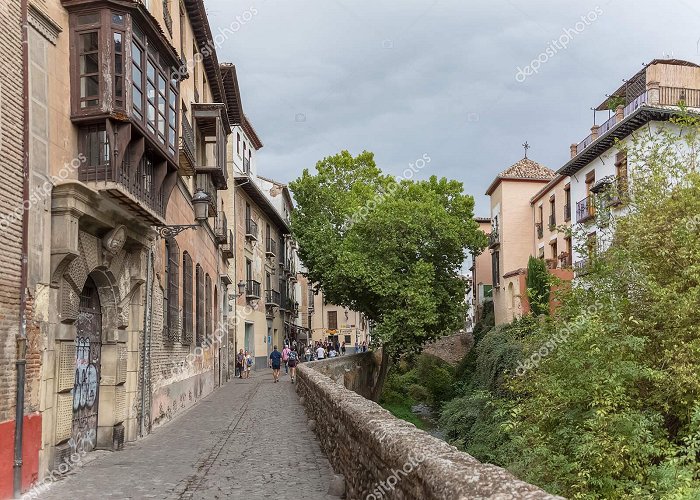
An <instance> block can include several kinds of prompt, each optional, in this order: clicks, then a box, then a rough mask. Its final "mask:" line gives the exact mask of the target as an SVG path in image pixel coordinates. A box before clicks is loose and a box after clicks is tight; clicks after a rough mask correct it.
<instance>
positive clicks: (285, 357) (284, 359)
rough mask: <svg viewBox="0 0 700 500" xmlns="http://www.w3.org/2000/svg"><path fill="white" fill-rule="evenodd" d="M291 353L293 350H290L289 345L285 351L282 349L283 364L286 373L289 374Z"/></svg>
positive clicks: (285, 347)
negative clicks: (288, 363)
mask: <svg viewBox="0 0 700 500" xmlns="http://www.w3.org/2000/svg"><path fill="white" fill-rule="evenodd" d="M290 352H292V350H291V349H290V348H289V345H285V346H284V349H282V362H283V363H284V373H289V366H287V360H289V353H290Z"/></svg>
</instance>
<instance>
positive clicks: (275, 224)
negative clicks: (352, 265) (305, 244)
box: [221, 64, 299, 369]
mask: <svg viewBox="0 0 700 500" xmlns="http://www.w3.org/2000/svg"><path fill="white" fill-rule="evenodd" d="M221 71H222V75H223V80H224V86H225V88H226V102H227V105H228V112H229V120H230V122H231V124H232V133H231V141H230V142H229V145H228V152H229V155H228V156H229V162H228V167H227V168H228V171H229V175H230V177H231V178H232V179H233V186H234V189H233V190H229V191H228V192H227V193H225V194H224V195H223V211H224V214H225V215H226V217H227V218H228V220H231V221H233V224H234V230H233V231H234V234H233V238H234V245H233V250H234V262H233V263H232V264H231V266H230V275H231V276H232V279H233V282H234V283H236V289H237V290H235V291H233V292H232V293H230V294H229V297H228V300H227V306H228V310H229V314H230V315H231V316H232V317H233V318H235V320H233V321H230V322H229V339H230V340H229V342H230V344H232V346H233V347H234V348H235V350H236V352H237V351H239V350H240V349H243V350H247V351H248V352H250V353H251V354H252V355H253V357H254V359H255V367H256V368H265V367H267V358H268V356H269V354H270V353H271V352H272V349H273V348H274V346H275V345H277V346H278V347H280V348H281V346H282V345H283V343H284V342H285V340H287V341H291V340H294V339H295V338H296V335H297V333H298V332H297V329H296V328H294V327H293V325H294V324H295V318H297V317H298V311H299V305H298V301H297V299H296V297H297V295H296V288H297V287H296V281H297V271H296V269H297V260H298V257H296V247H295V244H294V242H293V241H292V238H291V228H290V226H289V215H288V214H289V213H290V212H291V207H292V205H291V204H292V202H291V196H289V192H288V191H287V197H286V201H285V203H284V204H280V203H277V201H276V196H272V194H271V192H270V188H269V186H268V184H270V182H273V181H269V180H268V179H264V180H262V179H261V178H259V177H258V167H257V161H256V155H257V152H258V151H259V150H260V149H261V148H262V147H263V144H262V141H261V140H260V138H259V136H258V135H257V133H256V132H255V129H254V128H253V126H252V123H251V121H250V120H249V119H248V117H247V116H246V115H245V113H244V111H243V105H242V100H241V93H240V89H239V84H238V77H237V74H236V68H235V66H233V65H230V64H226V65H222V67H221ZM283 214H284V215H283ZM230 362H231V363H233V362H234V359H233V358H232V359H231V360H230ZM231 369H233V368H231Z"/></svg>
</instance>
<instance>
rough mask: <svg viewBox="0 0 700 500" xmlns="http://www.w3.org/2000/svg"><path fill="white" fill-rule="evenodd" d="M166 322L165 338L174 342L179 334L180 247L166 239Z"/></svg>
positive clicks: (171, 240)
mask: <svg viewBox="0 0 700 500" xmlns="http://www.w3.org/2000/svg"><path fill="white" fill-rule="evenodd" d="M167 249H168V322H167V333H166V339H167V340H168V341H170V342H175V341H177V340H178V339H179V337H180V335H179V333H180V324H179V319H180V272H179V271H180V247H179V246H178V244H177V241H175V239H174V238H171V239H169V240H168V245H167Z"/></svg>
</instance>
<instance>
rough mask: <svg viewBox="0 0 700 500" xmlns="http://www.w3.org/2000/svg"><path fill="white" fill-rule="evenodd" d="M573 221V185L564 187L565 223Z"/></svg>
mask: <svg viewBox="0 0 700 500" xmlns="http://www.w3.org/2000/svg"><path fill="white" fill-rule="evenodd" d="M570 220H571V185H570V184H567V185H566V186H565V187H564V221H565V222H568V221H570Z"/></svg>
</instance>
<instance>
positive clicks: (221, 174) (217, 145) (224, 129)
mask: <svg viewBox="0 0 700 500" xmlns="http://www.w3.org/2000/svg"><path fill="white" fill-rule="evenodd" d="M192 117H193V119H194V122H195V124H194V128H195V130H196V133H195V135H196V138H197V142H196V145H197V146H198V147H197V158H196V165H195V170H196V172H197V174H209V175H210V176H211V179H212V182H213V183H214V186H216V188H217V189H227V187H228V186H227V182H228V172H227V170H226V136H227V135H228V131H229V130H230V127H229V125H228V117H227V115H226V106H225V105H224V104H221V103H193V104H192Z"/></svg>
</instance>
